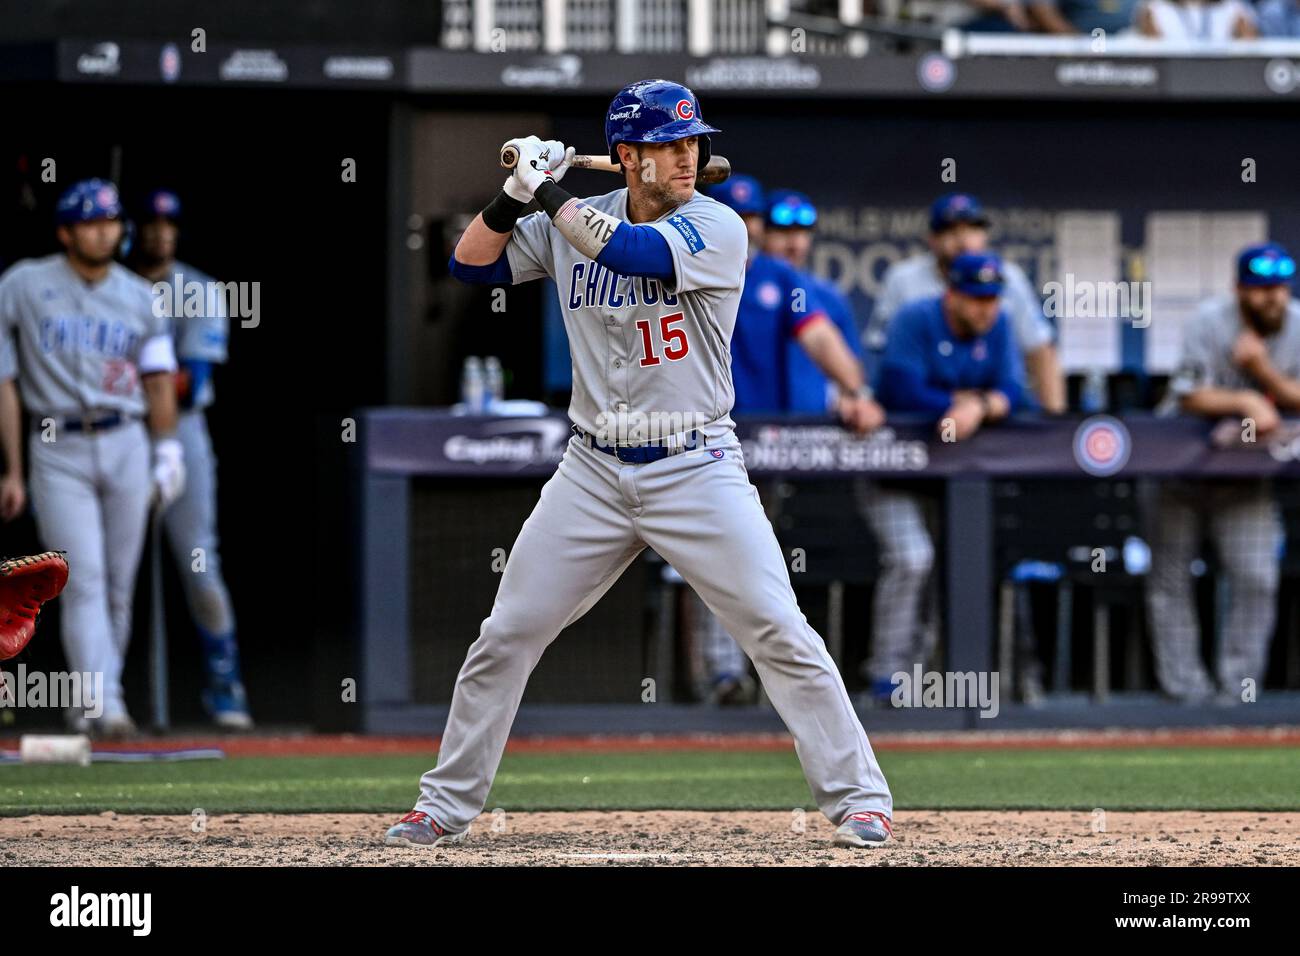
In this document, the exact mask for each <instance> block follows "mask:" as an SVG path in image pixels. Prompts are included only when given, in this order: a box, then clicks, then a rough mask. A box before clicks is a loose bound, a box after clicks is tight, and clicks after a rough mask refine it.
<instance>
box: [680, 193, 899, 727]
mask: <svg viewBox="0 0 1300 956" xmlns="http://www.w3.org/2000/svg"><path fill="white" fill-rule="evenodd" d="M708 195H709V197H710V198H712V199H716V200H717V201H718V202H720V203H722V204H723V205H726V206H729V207H731V208H732V209H733V210H735V211H736V213H737V214H738V215H739V216H740V218H741V219H742V220H744V223H745V228H746V229H747V230H748V232H749V258H748V261H747V264H746V267H745V287H744V291H743V292H742V293H741V299H740V307H739V309H738V310H737V312H736V328H735V331H734V332H733V333H732V337H731V376H732V381H733V382H734V385H735V389H736V404H735V408H734V411H735V412H738V413H741V414H779V413H784V412H790V411H796V410H803V411H817V412H825V411H826V400H825V397H824V396H825V386H824V385H819V386H818V387H819V388H821V389H822V395H823V398H822V400H821V401H820V402H819V403H818V404H817V405H816V406H815V407H814V408H808V407H807V403H803V404H802V406H801V405H800V404H799V403H797V402H795V401H793V399H794V396H793V395H792V394H791V391H790V385H791V380H790V376H789V372H788V364H789V357H790V356H791V354H795V353H797V354H798V355H799V356H800V357H801V358H803V360H804V361H805V362H806V363H808V364H809V366H810V367H811V368H812V369H813V371H814V372H815V373H816V374H817V375H818V376H820V380H821V382H823V383H824V382H826V381H828V380H830V381H834V382H837V383H839V394H838V395H837V398H836V402H835V407H836V412H837V414H838V415H839V417H840V419H841V420H842V421H843V422H844V423H845V425H846V426H847V427H849V428H852V429H854V430H855V431H858V432H865V431H869V430H871V429H873V428H877V427H879V425H880V424H881V423H882V422H883V421H884V418H885V416H884V411H883V410H882V409H881V408H880V406H879V405H878V404H877V403H876V402H875V400H874V399H873V398H872V397H871V391H870V389H869V388H868V387H867V383H866V377H865V374H864V372H863V370H862V366H861V363H860V362H859V361H858V359H857V356H856V355H855V354H854V352H853V350H852V348H851V347H850V345H849V344H848V343H849V341H851V339H846V338H845V336H844V335H842V334H841V333H840V332H839V330H838V329H837V328H836V326H835V324H834V323H832V322H831V321H828V319H829V316H828V314H827V310H826V308H825V307H824V305H823V304H822V301H821V299H820V298H819V296H818V293H817V290H816V288H815V287H814V285H813V283H812V282H811V281H810V280H809V278H808V277H807V276H805V275H803V274H801V273H799V272H797V271H796V270H795V269H794V268H792V267H791V266H790V265H789V264H788V263H785V262H782V261H781V260H780V259H777V258H775V257H773V256H770V255H767V254H766V253H764V252H763V251H762V249H763V242H764V238H765V231H766V230H765V219H766V216H767V208H768V202H767V197H766V196H765V194H764V191H763V187H762V186H761V185H760V184H759V182H758V180H756V179H754V178H753V177H752V176H743V175H735V176H731V177H730V178H729V179H728V180H727V181H726V182H725V183H721V184H719V185H718V186H715V187H713V188H712V189H710V190H708ZM691 617H692V619H693V621H694V622H695V624H696V626H695V627H694V628H693V631H694V633H695V634H696V641H697V643H698V644H699V646H700V651H701V655H702V656H703V658H704V662H705V667H706V668H707V670H708V675H709V682H710V694H711V696H712V698H713V699H714V700H715V701H716V702H717V703H720V704H743V703H750V702H752V701H753V692H754V690H755V687H754V684H753V681H752V680H751V679H750V677H749V662H748V661H747V660H746V658H745V656H744V654H743V652H742V651H741V650H740V648H739V646H738V645H737V644H736V642H735V641H734V640H732V639H731V637H730V635H728V634H727V632H726V631H725V630H723V628H722V625H721V624H720V623H718V620H717V618H716V617H714V616H713V615H712V614H710V613H708V611H707V609H706V608H705V607H704V606H703V604H702V603H701V602H699V601H698V600H695V601H693V603H692V605H691Z"/></svg>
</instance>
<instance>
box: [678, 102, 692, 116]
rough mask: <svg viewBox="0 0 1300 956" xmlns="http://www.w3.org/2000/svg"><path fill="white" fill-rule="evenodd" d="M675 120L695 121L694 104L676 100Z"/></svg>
mask: <svg viewBox="0 0 1300 956" xmlns="http://www.w3.org/2000/svg"><path fill="white" fill-rule="evenodd" d="M677 118H678V119H684V120H688V119H695V104H694V103H692V102H691V101H690V100H678V101H677Z"/></svg>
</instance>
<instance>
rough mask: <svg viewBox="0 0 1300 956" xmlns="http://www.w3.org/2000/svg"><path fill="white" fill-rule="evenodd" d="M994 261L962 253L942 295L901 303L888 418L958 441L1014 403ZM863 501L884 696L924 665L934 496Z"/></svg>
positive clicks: (895, 494) (885, 486) (877, 668)
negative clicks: (931, 426)
mask: <svg viewBox="0 0 1300 956" xmlns="http://www.w3.org/2000/svg"><path fill="white" fill-rule="evenodd" d="M1005 281H1006V280H1005V272H1004V269H1003V265H1002V262H1001V260H1000V259H999V258H998V257H997V256H995V255H993V254H991V253H987V252H986V253H980V254H962V255H958V256H956V257H955V258H954V259H953V260H952V262H951V263H950V265H949V267H948V273H947V288H946V290H945V291H944V292H943V294H942V295H938V296H933V297H930V298H925V299H920V300H917V301H914V302H912V303H910V304H909V305H907V306H905V307H904V308H903V309H901V310H900V311H899V313H898V314H897V315H896V316H895V317H894V319H893V322H892V323H891V325H890V329H889V341H888V343H887V344H886V346H885V353H884V356H883V357H882V359H881V363H880V370H879V373H878V375H877V378H876V394H877V396H878V397H879V399H880V402H881V404H882V405H884V406H885V409H886V411H887V412H888V413H889V414H891V415H892V414H894V413H895V412H898V413H909V414H913V415H918V414H919V415H922V416H925V417H926V418H927V419H928V420H930V421H933V422H935V423H936V424H937V427H938V431H939V434H940V437H941V438H943V439H944V440H948V441H961V440H963V439H965V438H968V437H969V436H971V435H973V434H974V433H975V432H976V431H978V430H979V429H980V428H981V427H982V426H984V425H988V424H992V423H994V422H998V421H1001V420H1002V419H1003V418H1005V417H1006V416H1007V415H1009V414H1010V413H1011V412H1012V411H1014V410H1016V409H1017V408H1018V407H1019V406H1020V405H1021V404H1022V401H1023V390H1022V387H1021V385H1020V380H1021V368H1020V354H1019V350H1018V349H1017V348H1016V345H1015V342H1014V335H1013V330H1012V328H1011V319H1010V317H1009V316H1008V315H1007V313H1006V311H1005V309H1004V308H1003V306H1002V304H1001V302H1002V299H1001V296H1002V294H1003V291H1004V287H1005ZM861 494H862V507H863V510H864V512H865V514H866V516H867V520H868V521H869V523H870V524H871V527H872V530H873V532H874V533H875V535H876V538H877V540H878V541H879V542H880V546H881V564H882V565H883V569H882V574H881V576H880V578H879V580H878V581H877V582H876V590H875V600H874V608H873V612H872V613H873V621H872V624H873V632H874V633H873V639H872V647H871V655H870V657H869V658H868V660H867V664H866V675H867V678H868V680H869V682H870V690H869V697H870V699H871V700H873V701H875V702H879V703H883V702H886V701H887V700H888V699H889V696H890V694H891V692H892V690H893V687H894V685H893V680H892V678H893V675H894V674H895V673H897V672H899V671H907V670H909V669H910V668H911V667H912V665H913V664H915V663H918V662H921V663H923V661H922V660H921V659H922V657H923V656H924V651H923V649H922V648H921V647H920V646H919V644H918V636H919V635H920V627H919V622H920V617H921V597H922V593H923V591H924V588H925V584H926V581H927V579H928V578H929V575H930V571H931V568H932V567H933V564H934V542H933V540H932V537H931V534H930V531H929V528H928V527H927V522H926V512H927V511H932V510H933V501H932V500H931V496H930V494H929V493H928V492H927V491H926V490H925V488H924V487H923V486H920V485H917V484H915V483H905V482H897V481H887V482H875V483H872V484H870V485H865V484H864V485H862V486H861Z"/></svg>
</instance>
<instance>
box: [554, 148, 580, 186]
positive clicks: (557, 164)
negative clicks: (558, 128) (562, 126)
mask: <svg viewBox="0 0 1300 956" xmlns="http://www.w3.org/2000/svg"><path fill="white" fill-rule="evenodd" d="M546 145H547V146H549V147H550V148H551V179H553V180H555V181H556V182H557V183H558V182H559V181H560V180H561V179H563V178H564V174H565V173H567V172H568V171H569V164H570V163H572V162H573V157H574V155H575V154H576V153H577V152H578V151H577V150H576V149H574V148H573V147H572V146H568V147H566V146H565V145H564V144H563V143H561V142H560V141H559V140H558V139H548V140H547V141H546Z"/></svg>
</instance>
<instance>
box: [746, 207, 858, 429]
mask: <svg viewBox="0 0 1300 956" xmlns="http://www.w3.org/2000/svg"><path fill="white" fill-rule="evenodd" d="M816 225H817V207H816V206H814V205H813V203H812V200H811V199H809V198H808V197H807V196H805V195H804V194H803V193H799V192H795V191H794V190H792V189H778V190H775V191H774V192H772V193H771V194H770V195H769V196H768V201H767V228H766V230H765V231H764V234H763V250H764V251H765V252H766V253H767V254H768V255H770V256H772V257H774V258H776V259H780V260H782V261H783V262H785V263H787V264H789V265H790V266H792V267H793V268H794V269H795V270H797V271H798V272H799V274H800V275H801V276H803V280H804V281H805V282H806V283H808V286H809V288H811V289H812V290H813V292H814V293H816V295H817V298H818V300H819V302H820V304H821V307H822V309H823V310H825V312H826V316H827V318H829V319H830V320H831V321H832V322H834V323H835V327H836V328H837V329H839V331H840V335H842V336H844V341H845V342H846V343H847V344H848V346H849V348H850V349H852V350H853V357H854V358H856V359H857V360H858V361H859V362H861V361H862V345H861V339H862V330H861V329H859V328H858V323H857V320H856V318H854V315H853V307H852V306H851V305H849V301H848V299H846V298H845V297H844V293H842V292H841V291H840V290H839V287H838V286H837V285H836V284H835V283H834V282H832V281H830V280H829V279H823V278H822V277H820V276H818V275H815V274H813V273H812V272H811V271H809V269H808V256H809V253H810V252H811V251H812V241H813V230H814V228H815V227H816ZM785 351H786V354H785V378H786V408H787V409H788V410H789V411H792V412H810V413H811V412H824V411H826V410H827V409H828V408H833V407H834V405H835V401H836V399H837V397H838V396H837V392H836V389H835V386H834V384H833V383H832V382H831V381H830V380H829V379H827V378H826V376H825V375H824V374H823V373H822V371H821V369H819V368H818V367H817V366H816V364H814V362H813V361H812V359H810V358H809V357H808V353H807V352H805V351H804V350H803V349H802V348H800V347H799V345H798V343H795V342H790V343H787V345H786V350H785Z"/></svg>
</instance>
